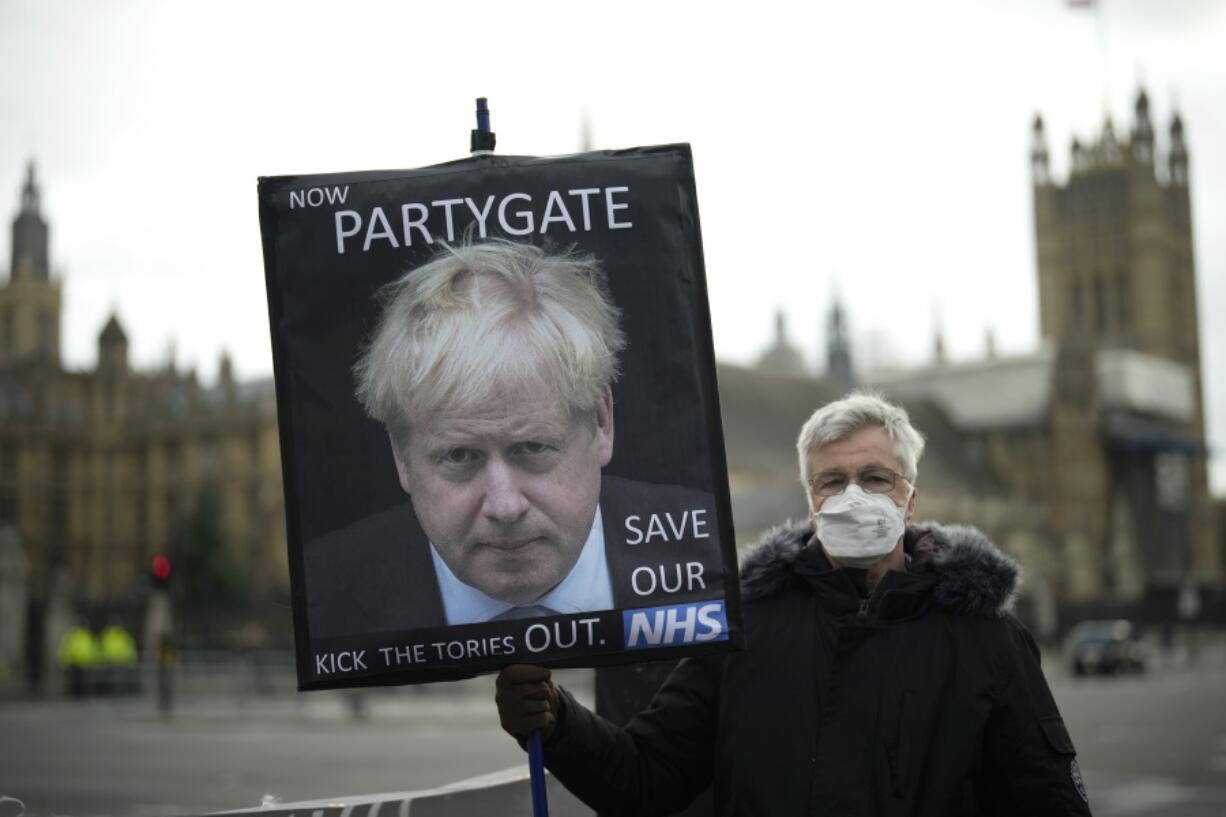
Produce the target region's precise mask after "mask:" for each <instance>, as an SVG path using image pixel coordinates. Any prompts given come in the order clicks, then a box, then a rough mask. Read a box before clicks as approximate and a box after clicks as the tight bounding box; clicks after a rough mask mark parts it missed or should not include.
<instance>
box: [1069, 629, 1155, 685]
mask: <svg viewBox="0 0 1226 817" xmlns="http://www.w3.org/2000/svg"><path fill="white" fill-rule="evenodd" d="M1064 655H1065V661H1066V662H1067V663H1068V667H1069V670H1070V671H1071V672H1072V673H1073V674H1074V675H1117V674H1119V673H1125V672H1136V673H1140V672H1144V671H1145V664H1146V657H1147V656H1146V650H1145V645H1144V644H1142V643H1141V642H1140V641H1138V640H1137V639H1136V636H1135V634H1134V630H1133V626H1132V622H1131V621H1128V620H1126V619H1122V618H1120V619H1112V620H1104V621H1082V622H1078V623H1077V625H1076V626H1074V627H1073V629H1072V630H1070V631H1069V634H1068V635H1067V636H1065V638H1064Z"/></svg>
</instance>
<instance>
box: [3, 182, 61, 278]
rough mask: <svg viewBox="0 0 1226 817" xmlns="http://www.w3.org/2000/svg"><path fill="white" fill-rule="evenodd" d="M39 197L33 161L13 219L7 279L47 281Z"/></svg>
mask: <svg viewBox="0 0 1226 817" xmlns="http://www.w3.org/2000/svg"><path fill="white" fill-rule="evenodd" d="M39 209H40V195H39V191H38V182H37V181H36V180H35V177H34V160H33V159H31V160H30V161H29V162H28V163H27V164H26V180H25V184H24V185H22V188H21V209H20V210H19V211H18V213H17V218H15V219H13V243H12V258H11V263H10V265H9V275H10V276H11V277H12V278H33V279H34V280H36V281H50V280H51V269H50V263H49V261H48V254H47V243H48V238H47V222H45V221H43V217H42V215H41V214H40V213H39Z"/></svg>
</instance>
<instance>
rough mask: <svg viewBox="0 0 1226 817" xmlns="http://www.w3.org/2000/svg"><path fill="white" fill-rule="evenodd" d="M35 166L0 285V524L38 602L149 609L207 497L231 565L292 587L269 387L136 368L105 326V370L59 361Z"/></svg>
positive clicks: (254, 580)
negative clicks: (152, 581) (160, 563)
mask: <svg viewBox="0 0 1226 817" xmlns="http://www.w3.org/2000/svg"><path fill="white" fill-rule="evenodd" d="M49 233H50V231H49V228H48V223H47V220H46V218H45V217H44V214H43V212H42V208H41V202H40V190H39V185H38V179H37V177H36V175H35V169H34V165H33V164H32V163H31V164H30V165H29V167H28V168H27V174H26V178H25V182H24V186H23V188H22V190H21V195H20V205H19V208H18V212H17V215H16V218H14V220H13V223H12V255H11V263H10V265H9V274H8V280H7V281H6V282H4V284H3V286H0V529H4V528H8V529H10V530H11V531H15V532H16V539H17V541H18V542H19V544H20V547H21V548H22V550H23V551H24V554H25V561H26V564H27V571H28V572H27V576H26V586H27V592H28V593H29V595H30V596H31V597H32V598H33V599H35V600H37V599H39V598H43V597H45V595H46V594H47V593H48V592H50V590H51V586H52V584H53V583H59V585H60V586H61V587H62V589H61V590H60V591H57V592H62V593H65V594H67V595H68V596H69V597H70V598H71V599H72V601H73V604H74V605H76V606H79V607H82V608H85V609H89V608H95V609H98V608H102V609H105V608H106V607H107V606H125V605H126V606H133V605H138V604H139V602H140V599H141V598H143V595H144V593H145V592H146V590H147V586H148V579H147V575H148V573H147V571H148V566H149V562H150V559H151V558H152V557H153V556H154V555H155V554H158V553H166V554H169V555H170V556H171V557H172V561H173V558H174V555H175V553H176V550H177V549H179V548H181V547H182V535H183V526H184V523H185V520H187V519H188V518H189V517H190V515H191V514H192V512H193V511H194V510H195V509H196V507H197V504H198V503H199V502H200V498H201V496H202V493H203V492H204V491H205V489H206V488H208V489H211V490H213V491H214V492H215V495H216V496H218V497H219V498H220V502H219V503H216V504H218V505H219V507H220V515H221V519H220V520H218V523H219V524H218V528H219V530H220V532H221V536H220V537H219V538H220V539H221V540H222V546H223V547H225V548H227V549H229V551H230V552H229V553H228V554H227V555H228V556H230V557H231V558H230V559H229V563H230V564H233V565H235V566H237V568H238V569H241V570H242V571H244V572H245V573H246V574H247V575H246V576H245V578H246V579H247V580H249V582H250V584H251V585H252V586H255V587H260V586H265V587H284V586H285V585H286V584H287V583H288V570H287V568H286V558H285V514H284V500H283V497H282V490H281V463H280V454H279V445H278V438H277V418H276V404H275V397H274V391H273V387H272V382H271V381H270V380H266V381H262V382H246V383H240V382H236V380H235V378H234V376H233V370H232V366H231V363H230V360H229V359H228V357H226V356H225V355H224V354H223V356H222V358H221V360H220V365H219V372H220V373H219V376H218V378H217V380H216V382H214V383H211V384H207V385H206V384H202V383H201V382H200V380H199V379H198V377H197V376H196V373H195V371H194V370H188V371H181V370H179V369H178V368H177V367H176V366H175V365H174V363H173V362H170V363H167V364H166V365H165V366H164V367H163V368H161V369H158V370H151V371H138V370H136V369H134V368H133V367H132V365H131V363H130V361H129V357H128V336H127V331H126V330H125V329H124V327H123V326H122V325H121V324H120V322H119V320H118V319H117V317H116V316H114V315H112V316H111V317H110V319H109V320H108V321H107V322H106V323H105V325H104V326H102V327H99V332H98V346H97V349H98V352H97V361H96V363H95V365H94V367H93V368H92V369H85V370H73V369H70V368H67V367H66V366H65V365H64V362H63V360H62V358H61V354H60V335H61V332H60V330H61V315H62V309H61V306H62V304H61V285H62V281H61V280H60V279H59V278H58V277H57V276H56V275H55V274H53V271H52V265H51V260H52V257H53V256H52V244H51V241H50V235H49Z"/></svg>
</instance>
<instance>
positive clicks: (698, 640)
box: [622, 601, 728, 650]
mask: <svg viewBox="0 0 1226 817" xmlns="http://www.w3.org/2000/svg"><path fill="white" fill-rule="evenodd" d="M622 633H623V634H624V636H625V642H626V643H625V648H626V649H627V650H642V649H646V648H648V647H670V646H673V645H675V644H705V643H706V642H708V641H727V640H728V617H727V615H726V614H725V613H724V603H723V602H722V601H700V602H695V603H693V604H669V605H665V606H663V607H644V608H641V609H639V610H623V611H622Z"/></svg>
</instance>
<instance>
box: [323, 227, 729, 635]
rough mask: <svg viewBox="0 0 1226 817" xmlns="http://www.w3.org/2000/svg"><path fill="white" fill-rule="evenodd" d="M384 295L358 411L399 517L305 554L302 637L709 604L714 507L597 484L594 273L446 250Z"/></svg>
mask: <svg viewBox="0 0 1226 817" xmlns="http://www.w3.org/2000/svg"><path fill="white" fill-rule="evenodd" d="M381 298H382V305H383V308H382V313H381V315H380V317H379V319H378V322H377V324H376V326H375V329H374V331H373V333H372V336H371V339H370V342H369V344H368V345H367V346H366V348H365V349H364V350H363V352H362V353H361V355H360V357H359V359H358V362H357V364H356V366H355V369H354V371H355V375H356V381H357V388H356V396H357V399H358V400H359V401H360V402H361V404H362V406H363V407H364V409H365V411H366V413H367V414H368V415H369V416H370V417H371V418H373V419H375V420H378V421H379V422H381V423H382V424H383V425H384V427H385V428H386V430H387V436H388V439H389V441H390V445H391V451H392V457H393V460H394V462H395V471H396V474H397V476H398V477H399V482H400V486H401V488H402V489H403V490H404V493H405V494H406V495H407V496H408V502H405V503H402V504H400V505H397V506H395V507H393V508H390V509H388V510H385V511H382V512H380V513H377V514H375V515H374V516H371V517H368V518H366V519H363V520H360V521H358V522H356V523H354V524H352V525H350V526H348V527H346V528H343V529H341V530H339V531H334V532H333V533H330V534H328V535H326V536H323V537H321V538H319V539H316V540H314V541H311V542H308V543H307V545H306V548H305V552H304V563H305V570H306V586H307V608H308V624H309V627H310V632H311V635H312V637H314V638H320V637H330V636H343V635H353V634H358V633H375V632H391V631H398V630H405V629H412V628H416V627H429V626H440V625H453V624H471V623H476V622H486V621H498V620H505V619H509V618H531V617H537V616H547V615H560V614H570V613H579V612H588V611H595V610H609V609H616V608H623V607H625V608H634V607H645V606H650V605H652V604H663V603H674V602H680V601H687V600H694V599H699V598H712V597H716V598H717V597H720V596H721V595H722V567H721V562H720V557H719V551H720V548H719V542H718V534H717V531H718V528H717V520H716V515H715V509H714V501H713V497H712V495H711V494H709V493H706V492H702V491H697V490H693V489H690V488H683V487H680V486H673V485H656V484H649V483H645V482H638V481H634V480H629V479H624V478H620V477H615V476H612V475H608V474H604V473H603V472H602V469H603V468H604V467H605V466H606V465H608V464H609V462H610V460H611V459H612V458H613V453H614V445H613V443H614V413H613V391H612V387H613V385H614V382H615V381H616V379H617V376H618V366H619V355H620V354H621V353H622V351H623V349H624V348H625V346H626V338H625V336H624V334H623V332H622V329H621V328H620V326H619V320H620V313H619V310H618V308H617V307H616V306H615V305H614V303H613V302H612V300H611V298H610V296H609V294H608V290H607V286H606V283H605V278H604V274H603V271H602V269H601V266H600V264H599V262H598V261H597V260H596V259H595V258H593V257H591V256H587V255H582V254H578V253H576V252H573V251H552V250H546V249H542V248H540V247H536V246H533V245H531V244H527V243H518V242H511V241H506V240H501V239H496V240H490V241H486V242H481V243H471V244H462V245H457V246H449V247H445V248H444V249H442V250H441V251H440V252H439V253H438V254H437V255H435V257H434V258H432V259H431V260H430V261H429V262H427V263H426V264H424V265H423V266H420V267H418V268H416V269H414V270H412V271H410V272H409V273H407V274H406V275H404V276H403V277H401V278H400V279H399V280H397V281H395V282H393V283H392V284H390V285H388V286H387V287H385V288H384V290H383V291H382V292H381ZM662 432H663V433H665V434H666V433H667V430H666V429H664V430H662ZM643 444H660V441H658V440H657V441H643ZM660 520H668V522H669V523H671V524H670V525H668V526H666V525H664V524H663V523H662V522H660ZM679 521H680V524H679ZM652 530H654V531H655V533H656V534H657V535H656V536H655V537H654V538H653V537H652V536H650V532H651V531H652Z"/></svg>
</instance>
